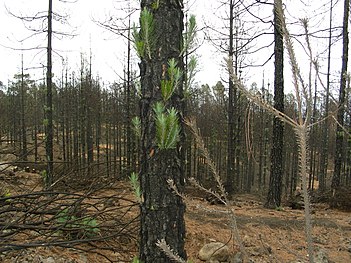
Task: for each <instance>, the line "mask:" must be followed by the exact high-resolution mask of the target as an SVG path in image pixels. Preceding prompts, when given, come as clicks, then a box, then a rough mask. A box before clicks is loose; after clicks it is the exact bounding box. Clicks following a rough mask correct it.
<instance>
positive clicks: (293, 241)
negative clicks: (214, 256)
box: [0, 171, 351, 263]
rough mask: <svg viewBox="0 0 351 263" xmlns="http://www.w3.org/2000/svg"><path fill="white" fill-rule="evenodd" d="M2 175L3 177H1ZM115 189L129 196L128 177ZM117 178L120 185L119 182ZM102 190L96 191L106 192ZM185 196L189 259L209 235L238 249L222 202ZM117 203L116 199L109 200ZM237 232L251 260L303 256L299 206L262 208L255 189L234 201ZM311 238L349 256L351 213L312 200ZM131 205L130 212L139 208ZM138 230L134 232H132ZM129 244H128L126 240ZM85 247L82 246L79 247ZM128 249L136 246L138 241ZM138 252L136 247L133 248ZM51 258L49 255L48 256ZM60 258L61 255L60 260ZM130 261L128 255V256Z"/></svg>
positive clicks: (56, 255) (42, 252) (27, 181)
mask: <svg viewBox="0 0 351 263" xmlns="http://www.w3.org/2000/svg"><path fill="white" fill-rule="evenodd" d="M4 178H5V177H4ZM12 180H13V182H15V181H16V182H18V181H21V183H22V184H21V185H22V187H23V188H22V189H20V190H21V191H23V190H25V189H27V190H30V191H34V190H39V189H40V188H41V186H40V185H41V183H42V179H41V177H40V175H35V174H32V173H25V172H24V171H20V172H17V173H16V174H15V176H13V177H12ZM3 182H6V188H7V189H8V190H9V191H11V193H15V192H16V191H17V190H19V189H18V188H16V187H15V185H17V183H16V184H15V183H14V184H12V183H11V182H10V181H6V180H3ZM116 184H118V185H119V187H118V189H123V190H121V191H123V193H122V192H121V193H122V194H123V196H124V197H128V198H133V194H132V191H131V188H130V187H129V184H128V183H123V182H116ZM121 184H122V185H123V187H120V186H121ZM109 191H111V190H106V191H102V192H101V195H108V194H111V193H110V192H109ZM191 194H192V193H191V191H190V195H189V197H190V200H189V201H188V202H187V212H186V216H185V220H186V227H187V236H186V250H187V254H188V258H189V259H190V260H191V261H192V262H200V260H199V259H198V257H197V254H198V251H199V250H200V248H201V247H202V246H203V245H204V244H206V243H208V242H211V241H220V242H223V243H226V244H228V246H229V248H230V250H231V251H232V253H233V255H234V254H235V253H236V252H238V250H239V246H238V242H237V241H235V239H234V237H233V231H232V229H231V226H230V222H231V221H230V218H229V217H228V215H227V214H226V213H223V211H226V209H227V208H226V207H225V206H223V205H211V204H209V203H208V202H207V201H206V200H204V199H202V198H200V197H195V196H193V197H192V195H191ZM110 205H111V206H114V205H121V202H117V203H113V204H110ZM231 208H233V209H234V211H235V215H236V221H237V225H238V230H239V232H240V238H241V239H242V242H243V244H244V246H245V250H246V252H247V254H248V255H249V257H250V258H251V260H252V262H283V263H285V262H308V256H307V248H306V241H305V233H304V212H303V210H292V209H291V208H289V207H282V209H280V210H279V211H278V210H269V209H265V208H263V203H262V200H260V198H259V197H257V196H255V195H249V194H245V195H238V196H235V198H234V205H233V206H232V207H231ZM312 208H313V214H312V220H313V241H314V246H315V250H316V251H324V252H325V254H326V255H327V257H328V259H329V262H336V263H338V262H340V263H344V262H345V263H346V262H351V213H350V212H342V211H338V210H332V209H329V208H328V205H326V204H313V205H312ZM138 212H139V211H138V208H137V207H134V208H133V209H132V210H131V211H130V212H129V213H131V215H130V216H135V215H137V214H138ZM137 234H138V233H134V235H135V236H136V235H137ZM126 245H127V246H128V244H126ZM83 248H84V247H83ZM130 250H133V251H137V247H133V248H131V249H130ZM101 253H104V254H105V255H107V256H108V257H110V258H111V259H113V260H114V262H127V261H120V260H119V256H118V254H117V253H113V252H106V251H101ZM136 253H137V252H135V254H136ZM49 258H52V259H53V260H54V261H52V260H51V261H50V260H49ZM59 259H60V260H59ZM0 261H1V262H38V263H39V262H43V263H50V262H72V263H73V262H76V263H83V262H99V263H100V262H101V263H102V262H109V261H108V260H107V259H105V258H103V257H101V256H99V255H97V253H95V252H93V253H89V252H82V251H77V250H73V249H64V248H57V247H50V248H31V249H29V250H26V251H16V252H7V253H6V254H5V255H1V257H0ZM129 262H130V261H129Z"/></svg>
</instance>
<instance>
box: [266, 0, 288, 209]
mask: <svg viewBox="0 0 351 263" xmlns="http://www.w3.org/2000/svg"><path fill="white" fill-rule="evenodd" d="M282 5H283V4H282V1H281V0H275V1H274V57H275V61H274V69H275V72H274V107H275V108H276V109H277V110H279V111H280V112H284V71H283V67H284V43H283V32H282V22H281V20H280V17H279V15H278V14H277V12H278V11H277V10H278V8H282ZM283 136H284V125H283V123H282V121H281V120H280V119H278V118H274V120H273V145H272V150H271V174H270V180H269V190H268V196H267V202H266V204H265V206H266V207H269V208H275V207H279V206H280V203H281V195H282V179H283V167H284V165H283V143H284V142H283Z"/></svg>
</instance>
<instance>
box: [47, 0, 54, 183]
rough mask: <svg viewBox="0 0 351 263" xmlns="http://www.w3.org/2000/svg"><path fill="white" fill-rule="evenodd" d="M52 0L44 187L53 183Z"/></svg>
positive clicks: (50, 0) (50, 3)
mask: <svg viewBox="0 0 351 263" xmlns="http://www.w3.org/2000/svg"><path fill="white" fill-rule="evenodd" d="M51 40H52V0H49V10H48V46H47V72H46V85H47V93H46V120H47V125H46V160H47V168H46V176H47V178H46V187H47V188H48V187H50V186H51V185H52V183H53V169H54V165H53V159H54V150H53V133H54V130H53V120H52V118H53V112H52V60H51V58H52V56H51V52H52V43H51Z"/></svg>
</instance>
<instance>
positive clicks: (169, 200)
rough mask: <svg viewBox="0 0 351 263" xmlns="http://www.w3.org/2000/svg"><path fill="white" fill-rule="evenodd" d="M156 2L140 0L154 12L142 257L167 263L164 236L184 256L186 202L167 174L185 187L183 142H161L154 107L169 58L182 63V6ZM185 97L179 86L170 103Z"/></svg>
mask: <svg viewBox="0 0 351 263" xmlns="http://www.w3.org/2000/svg"><path fill="white" fill-rule="evenodd" d="M152 2H153V1H147V0H142V1H141V8H142V9H144V8H147V9H148V10H149V11H150V12H152V14H153V16H154V24H155V28H154V32H155V35H154V36H153V39H154V41H155V45H154V47H155V48H154V49H153V50H152V52H151V59H149V58H148V57H143V58H142V60H141V63H140V72H141V89H142V90H141V93H142V98H141V100H140V117H141V123H142V131H141V160H140V165H141V167H140V184H141V190H142V193H143V202H142V204H141V229H140V236H141V240H140V260H141V261H142V262H145V263H151V262H152V263H167V262H171V260H170V259H169V258H168V257H167V256H166V255H165V254H164V253H163V252H162V251H161V250H160V249H159V248H158V247H157V246H156V242H157V241H158V240H161V239H165V240H166V242H167V244H168V245H169V246H170V247H171V248H172V249H173V250H174V251H175V252H176V253H177V254H179V255H180V256H181V257H182V258H184V259H186V252H185V250H184V238H185V224H184V211H185V205H184V203H183V201H182V199H181V198H180V197H178V196H177V195H175V194H174V193H173V192H172V191H171V190H170V189H169V186H168V184H167V180H168V179H171V180H173V181H174V183H175V185H176V186H177V187H178V189H180V191H181V190H182V188H183V186H184V171H183V167H184V166H183V160H182V157H181V156H182V155H181V151H182V150H181V147H180V145H179V146H178V147H177V148H176V149H168V150H160V149H158V148H157V143H156V140H155V134H156V127H155V119H154V112H153V109H152V107H153V105H154V104H155V102H156V101H159V100H160V99H161V92H160V89H159V87H160V81H161V78H162V76H164V74H165V69H166V68H167V63H168V61H169V59H171V58H174V59H176V60H177V61H178V66H179V67H180V69H183V62H182V60H181V59H180V50H181V45H182V31H183V11H182V8H181V5H180V4H179V1H174V0H173V1H171V0H160V1H159V6H158V7H157V8H152ZM181 98H182V94H181V89H180V90H176V91H175V94H174V95H173V96H172V98H171V103H170V105H169V106H173V107H175V108H177V109H178V111H180V109H181Z"/></svg>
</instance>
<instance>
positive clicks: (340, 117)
mask: <svg viewBox="0 0 351 263" xmlns="http://www.w3.org/2000/svg"><path fill="white" fill-rule="evenodd" d="M349 14H350V1H349V0H345V1H344V21H343V27H342V38H343V41H342V44H343V47H342V64H341V79H340V89H339V105H338V107H339V108H338V113H337V118H336V120H337V127H336V142H335V156H334V174H333V179H332V189H333V190H336V189H338V188H339V187H340V178H341V170H342V165H343V163H344V161H345V152H344V151H345V147H344V138H345V136H344V123H345V122H344V117H345V107H346V104H345V103H346V84H347V81H348V79H349V78H348V75H347V62H348V57H349V56H348V52H349V31H348V28H349Z"/></svg>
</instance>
